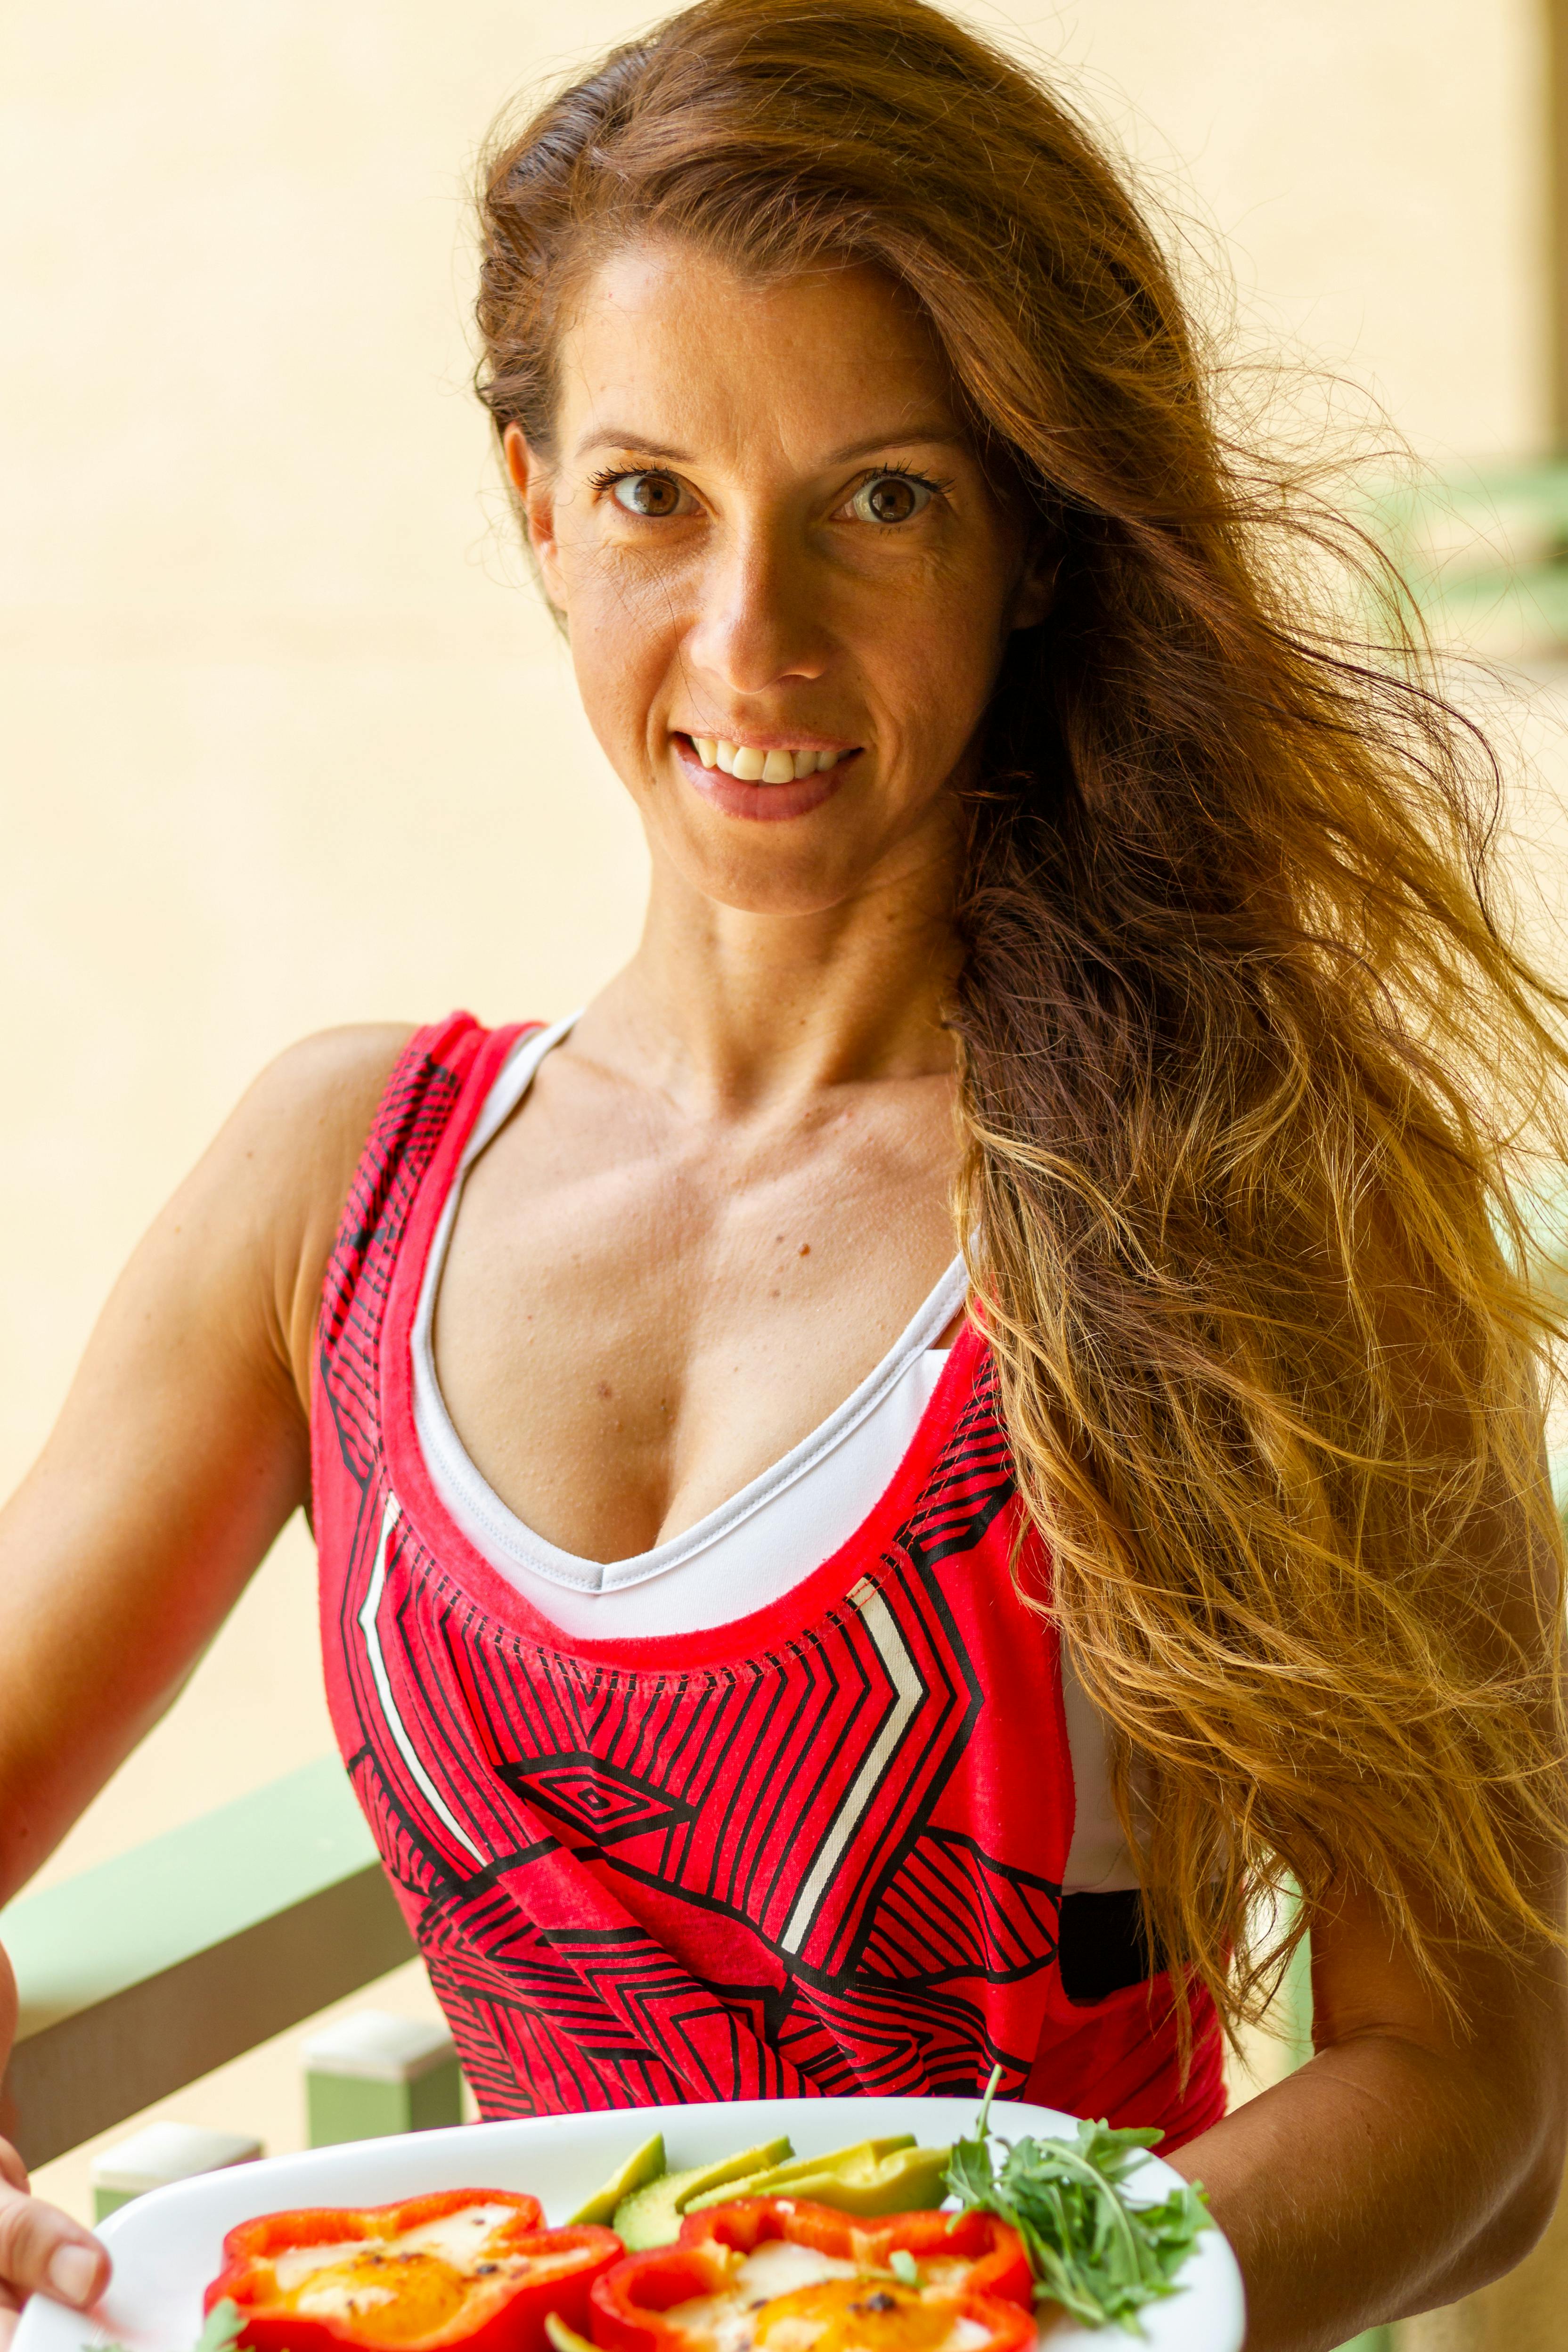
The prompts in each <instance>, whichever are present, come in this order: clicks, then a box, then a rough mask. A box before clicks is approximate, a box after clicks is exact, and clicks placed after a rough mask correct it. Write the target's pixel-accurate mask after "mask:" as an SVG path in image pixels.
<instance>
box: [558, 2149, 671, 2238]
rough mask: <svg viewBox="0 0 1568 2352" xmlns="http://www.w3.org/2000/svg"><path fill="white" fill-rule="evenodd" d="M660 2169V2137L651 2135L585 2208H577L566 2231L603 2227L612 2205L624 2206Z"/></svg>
mask: <svg viewBox="0 0 1568 2352" xmlns="http://www.w3.org/2000/svg"><path fill="white" fill-rule="evenodd" d="M663 2170H664V2134H663V2133H662V2132H655V2134H654V2136H653V2137H652V2138H651V2139H645V2140H644V2142H643V2144H642V2146H641V2147H639V2148H636V2149H634V2150H633V2152H632V2154H631V2155H630V2156H628V2157H627V2158H626V2162H625V2164H623V2165H622V2166H621V2167H620V2168H619V2170H618V2171H616V2172H612V2173H611V2175H610V2177H609V2179H608V2180H606V2181H605V2185H604V2187H603V2188H602V2189H598V2190H596V2191H595V2194H594V2195H593V2196H592V2197H590V2198H589V2200H588V2202H587V2203H586V2204H585V2205H579V2207H578V2208H577V2210H576V2211H575V2213H574V2214H573V2216H572V2219H571V2221H568V2223H567V2224H566V2226H567V2228H568V2229H569V2230H573V2229H580V2228H581V2227H582V2226H583V2224H584V2222H586V2221H594V2222H598V2223H601V2224H604V2225H605V2226H606V2227H607V2226H608V2224H609V2221H610V2218H611V2216H612V2215H613V2214H614V2212H615V2210H616V2206H617V2205H624V2204H625V2202H626V2199H627V2198H628V2197H629V2196H630V2195H631V2193H632V2191H633V2189H646V2188H647V2184H648V2182H649V2181H650V2180H657V2179H658V2177H659V2175H660V2173H661V2172H662V2171H663Z"/></svg>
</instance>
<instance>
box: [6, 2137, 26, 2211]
mask: <svg viewBox="0 0 1568 2352" xmlns="http://www.w3.org/2000/svg"><path fill="white" fill-rule="evenodd" d="M0 2180H5V2181H8V2182H9V2183H10V2185H11V2187H12V2188H13V2189H20V2190H21V2192H22V2194H23V2196H24V2197H25V2196H26V2193H27V2168H26V2165H25V2164H24V2163H23V2161H22V2159H21V2158H20V2157H19V2156H18V2155H17V2153H16V2149H15V2148H14V2147H12V2145H11V2143H10V2141H9V2140H8V2139H0Z"/></svg>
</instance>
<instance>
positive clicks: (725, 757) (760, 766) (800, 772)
mask: <svg viewBox="0 0 1568 2352" xmlns="http://www.w3.org/2000/svg"><path fill="white" fill-rule="evenodd" d="M691 741H692V745H693V748H694V749H695V751H696V753H697V756H698V758H699V759H700V761H701V762H702V764H703V766H704V767H705V768H721V769H722V771H723V772H724V773H725V775H727V776H738V777H739V778H740V779H741V781H742V783H747V784H787V783H791V782H794V783H798V782H800V781H801V780H802V778H803V777H805V776H816V775H820V774H821V773H822V772H823V771H824V770H825V769H827V768H833V767H837V764H838V762H839V761H840V760H841V759H842V758H843V756H844V755H843V753H842V752H841V751H757V750H755V749H754V748H753V747H752V745H751V744H749V743H741V744H735V743H727V742H726V741H725V740H724V738H723V737H722V736H721V735H720V736H717V737H715V736H712V735H694V736H693V737H692V738H691Z"/></svg>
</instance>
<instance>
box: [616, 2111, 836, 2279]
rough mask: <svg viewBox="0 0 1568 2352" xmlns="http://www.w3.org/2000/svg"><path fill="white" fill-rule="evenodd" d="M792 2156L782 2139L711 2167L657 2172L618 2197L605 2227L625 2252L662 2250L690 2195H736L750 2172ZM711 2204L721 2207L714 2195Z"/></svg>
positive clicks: (676, 2230)
mask: <svg viewBox="0 0 1568 2352" xmlns="http://www.w3.org/2000/svg"><path fill="white" fill-rule="evenodd" d="M794 2154H795V2150H794V2149H793V2148H792V2147H791V2146H790V2144H789V2142H788V2140H787V2139H770V2140H764V2142H763V2145H762V2147H748V2148H745V2149H743V2150H742V2153H741V2154H740V2155H739V2156H725V2157H721V2158H720V2159H719V2161H718V2162H717V2163H716V2164H700V2165H697V2166H695V2167H693V2168H692V2169H691V2170H690V2171H689V2172H663V2173H660V2175H659V2177H658V2179H657V2180H650V2181H649V2182H648V2183H647V2187H646V2188H643V2189H634V2190H633V2191H632V2194H631V2195H630V2196H629V2197H625V2198H623V2199H622V2200H621V2202H620V2203H619V2204H618V2205H617V2206H616V2217H615V2220H614V2221H612V2223H611V2224H610V2226H611V2228H612V2229H613V2230H615V2231H616V2232H617V2234H618V2235H619V2236H620V2237H621V2239H622V2240H623V2241H624V2242H625V2245H626V2252H627V2253H628V2254H640V2253H645V2252H647V2249H648V2247H649V2246H668V2245H669V2244H670V2243H671V2242H673V2241H674V2240H675V2239H677V2238H679V2235H680V2217H681V2215H682V2214H683V2213H684V2212H685V2210H686V2209H687V2206H688V2204H689V2201H690V2200H691V2199H692V2198H693V2197H697V2196H700V2195H701V2194H702V2193H703V2192H704V2191H706V2190H708V2189H722V2188H725V2187H726V2186H729V2188H730V2194H731V2196H742V2195H744V2193H745V2191H744V2190H743V2189H742V2188H741V2187H740V2186H739V2184H740V2183H741V2182H742V2181H744V2182H746V2183H747V2185H748V2186H749V2185H750V2179H751V2175H752V2173H762V2172H766V2171H767V2170H769V2168H771V2167H772V2166H773V2165H776V2164H782V2163H784V2161H785V2160H786V2158H789V2157H791V2156H793V2155H794ZM711 2201H712V2202H713V2203H714V2204H722V2203H723V2202H724V2200H723V2198H722V2197H718V2198H714V2199H713V2200H711Z"/></svg>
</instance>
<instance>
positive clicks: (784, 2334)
mask: <svg viewBox="0 0 1568 2352" xmlns="http://www.w3.org/2000/svg"><path fill="white" fill-rule="evenodd" d="M951 2333H952V2312H951V2311H950V2310H944V2309H943V2308H942V2305H940V2304H929V2303H922V2302H921V2298H920V2296H919V2295H918V2294H915V2293H913V2292H912V2291H911V2290H910V2288H908V2287H905V2286H900V2285H899V2284H896V2283H895V2282H893V2281H892V2280H890V2279H887V2280H884V2279H875V2278H858V2279H841V2278H839V2279H823V2280H821V2281H820V2282H819V2283H818V2284H816V2286H803V2287H797V2288H796V2289H795V2293H794V2294H781V2295H778V2296H776V2297H775V2298H774V2300H773V2302H772V2303H769V2304H767V2305H764V2306H763V2309H762V2310H761V2311H759V2312H758V2314H757V2318H756V2330H755V2336H754V2341H755V2342H756V2343H757V2344H759V2345H763V2344H766V2343H768V2342H769V2341H770V2340H771V2339H773V2338H774V2337H777V2338H778V2339H779V2352H785V2347H793V2346H794V2345H796V2344H801V2345H805V2344H809V2345H810V2346H811V2347H812V2352H933V2347H935V2346H937V2345H939V2344H942V2343H943V2342H945V2341H946V2339H947V2337H948V2336H949V2335H950V2334H951Z"/></svg>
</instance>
